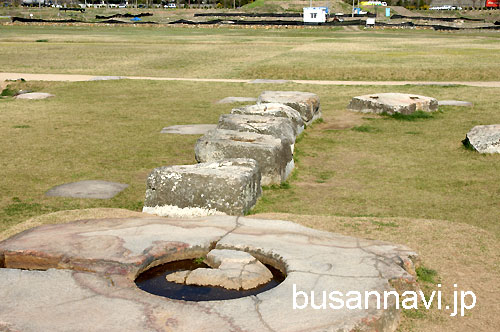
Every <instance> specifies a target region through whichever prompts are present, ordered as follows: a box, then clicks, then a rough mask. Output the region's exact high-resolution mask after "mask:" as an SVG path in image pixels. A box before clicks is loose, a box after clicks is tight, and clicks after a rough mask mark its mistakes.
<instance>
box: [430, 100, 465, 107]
mask: <svg viewBox="0 0 500 332" xmlns="http://www.w3.org/2000/svg"><path fill="white" fill-rule="evenodd" d="M438 105H439V106H462V107H472V106H473V104H472V103H471V102H470V101H462V100H439V101H438Z"/></svg>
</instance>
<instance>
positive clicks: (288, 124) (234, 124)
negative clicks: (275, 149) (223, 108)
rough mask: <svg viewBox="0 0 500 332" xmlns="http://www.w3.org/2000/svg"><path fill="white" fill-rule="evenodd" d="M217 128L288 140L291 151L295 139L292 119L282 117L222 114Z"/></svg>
mask: <svg viewBox="0 0 500 332" xmlns="http://www.w3.org/2000/svg"><path fill="white" fill-rule="evenodd" d="M217 128H218V129H227V130H236V131H244V132H252V133H258V134H263V135H271V136H274V137H276V138H280V139H284V140H286V141H288V142H290V145H291V146H292V152H293V144H294V143H295V139H296V136H295V133H294V126H293V123H292V121H291V120H290V119H288V118H283V117H269V116H266V117H264V116H259V115H244V114H223V115H221V116H220V118H219V124H218V125H217Z"/></svg>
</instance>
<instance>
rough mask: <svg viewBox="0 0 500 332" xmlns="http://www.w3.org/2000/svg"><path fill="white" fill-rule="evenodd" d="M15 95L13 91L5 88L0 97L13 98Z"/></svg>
mask: <svg viewBox="0 0 500 332" xmlns="http://www.w3.org/2000/svg"><path fill="white" fill-rule="evenodd" d="M15 95H16V91H15V90H11V89H9V88H5V89H3V90H2V93H0V96H2V97H14V96H15Z"/></svg>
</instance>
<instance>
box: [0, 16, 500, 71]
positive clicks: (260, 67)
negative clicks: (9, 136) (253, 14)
mask: <svg viewBox="0 0 500 332" xmlns="http://www.w3.org/2000/svg"><path fill="white" fill-rule="evenodd" d="M0 50H1V51H0V52H1V53H0V54H1V55H2V56H0V68H2V71H4V72H33V73H73V74H95V75H140V76H164V77H197V78H207V77H213V78H245V79H252V78H271V79H316V80H380V81H385V80H434V81H460V80H464V81H467V80H469V81H498V80H500V62H499V61H498V54H499V52H500V35H499V34H498V33H495V32H490V33H488V32H484V33H438V32H433V31H397V30H395V31H361V32H347V31H339V30H338V28H306V29H291V30H290V29H231V28H197V27H193V28H172V27H133V26H130V27H116V26H99V27H92V26H87V25H84V26H78V27H72V26H28V25H3V26H2V25H0ZM146 50H147V51H146Z"/></svg>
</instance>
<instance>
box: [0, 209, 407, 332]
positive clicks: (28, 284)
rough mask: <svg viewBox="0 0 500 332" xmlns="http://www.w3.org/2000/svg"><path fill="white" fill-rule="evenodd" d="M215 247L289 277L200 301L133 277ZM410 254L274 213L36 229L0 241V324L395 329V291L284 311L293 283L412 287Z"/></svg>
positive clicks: (325, 287) (319, 287)
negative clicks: (382, 302)
mask: <svg viewBox="0 0 500 332" xmlns="http://www.w3.org/2000/svg"><path fill="white" fill-rule="evenodd" d="M214 247H215V248H216V249H233V250H241V251H246V252H248V253H250V254H251V255H253V256H254V257H255V258H257V259H259V260H260V261H261V262H263V263H266V264H271V265H274V266H275V267H277V268H279V269H281V270H282V271H283V272H286V274H287V277H286V279H285V280H284V281H283V282H282V283H281V284H280V285H278V286H277V287H275V288H273V289H271V290H269V291H266V292H263V293H260V294H258V295H255V296H249V297H243V298H239V299H234V300H226V301H208V302H185V301H178V300H171V299H167V298H163V297H158V296H155V295H151V294H148V293H145V292H143V291H141V290H140V289H139V288H137V287H136V285H135V283H134V279H135V278H136V276H137V275H138V274H139V273H140V272H141V271H144V270H146V269H148V268H149V267H152V266H156V265H158V264H160V263H164V262H169V261H174V260H180V259H189V258H195V257H200V255H204V254H207V253H208V252H209V251H210V250H211V249H213V248H214ZM414 259H416V254H415V253H414V252H412V251H411V250H409V249H408V248H406V247H403V246H400V245H394V244H390V243H384V242H379V241H372V240H364V239H358V238H352V237H347V236H341V235H337V234H333V233H328V232H322V231H317V230H313V229H310V228H306V227H303V226H300V225H297V224H294V223H291V222H287V221H277V220H259V219H250V218H243V217H231V216H213V217H204V218H198V219H190V220H176V219H167V218H161V217H148V218H123V219H98V220H80V221H75V222H71V223H68V224H58V225H45V226H41V227H38V228H34V229H30V230H27V231H25V232H23V233H20V234H18V235H16V236H14V237H12V238H10V239H7V240H5V241H3V242H0V267H2V268H0V298H1V299H2V300H1V301H0V330H1V331H24V332H29V331H37V332H39V331H51V332H57V331H85V332H87V331H107V332H109V331H133V332H137V331H189V332H193V331H259V332H260V331H280V332H281V331H352V330H359V331H393V330H395V329H396V327H397V324H398V321H399V314H400V313H399V311H398V310H396V309H395V301H394V297H393V296H391V297H389V301H388V309H386V310H384V309H383V306H382V309H376V307H375V306H374V305H373V303H371V305H370V307H369V308H368V309H355V310H348V309H347V308H345V307H344V308H342V309H335V310H334V309H331V308H329V307H328V305H327V306H326V309H319V310H317V309H313V308H312V307H311V305H309V306H306V308H304V309H294V308H293V298H294V297H293V290H294V287H295V289H296V290H297V291H303V292H306V294H309V295H311V294H312V293H314V294H316V299H315V303H316V304H319V303H321V300H320V299H321V294H322V292H323V291H326V292H327V293H329V292H331V291H333V290H336V291H340V292H342V293H343V294H346V293H347V292H348V291H359V292H362V293H364V291H378V292H380V293H383V291H388V290H393V286H395V287H399V289H400V290H404V289H406V288H408V287H410V288H411V287H413V286H415V278H414V276H413V274H414V268H413V262H412V260H414ZM34 269H38V270H39V271H33V270H34ZM311 300H312V299H311ZM297 303H298V304H300V305H303V304H304V297H301V296H299V297H298V298H297Z"/></svg>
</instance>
